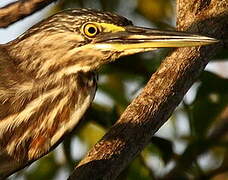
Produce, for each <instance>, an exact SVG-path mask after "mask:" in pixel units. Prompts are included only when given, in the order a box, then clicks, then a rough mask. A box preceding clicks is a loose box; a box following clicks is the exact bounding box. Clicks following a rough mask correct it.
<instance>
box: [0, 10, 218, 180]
mask: <svg viewBox="0 0 228 180" xmlns="http://www.w3.org/2000/svg"><path fill="white" fill-rule="evenodd" d="M214 42H217V40H215V39H213V38H209V37H205V36H200V35H193V34H189V33H184V32H174V31H160V30H154V29H149V28H143V27H137V26H133V24H132V22H131V21H129V20H127V19H126V18H124V17H121V16H119V15H116V14H113V13H110V12H101V11H98V10H91V9H73V10H66V11H63V12H60V13H57V14H55V15H53V16H51V17H49V18H47V19H46V20H43V21H42V22H40V23H38V24H37V25H35V26H33V27H32V28H31V29H29V30H28V31H26V32H25V33H24V34H23V35H21V36H20V37H18V38H17V39H15V40H13V41H11V42H9V43H7V44H4V45H0V179H3V178H5V177H7V176H9V175H11V174H12V173H14V172H16V171H17V170H19V169H22V168H24V167H25V166H27V165H29V164H31V163H32V162H34V161H35V160H36V159H38V158H40V157H42V156H44V155H45V154H47V153H48V152H50V151H51V150H52V149H53V148H54V147H56V146H57V145H58V144H59V143H60V142H61V141H62V139H63V137H64V136H65V135H66V134H68V133H69V132H71V131H72V129H73V128H74V127H75V126H76V125H77V123H78V122H79V120H80V119H81V118H82V116H83V115H84V113H85V112H86V110H87V108H88V107H89V106H90V104H91V102H92V100H93V98H94V95H95V92H96V82H97V76H96V70H97V69H98V68H99V67H101V66H102V65H103V64H106V63H109V62H111V61H114V60H115V59H117V58H119V57H122V56H125V55H130V54H135V53H139V52H145V51H151V50H154V49H157V48H159V47H186V46H201V45H207V44H211V43H214Z"/></svg>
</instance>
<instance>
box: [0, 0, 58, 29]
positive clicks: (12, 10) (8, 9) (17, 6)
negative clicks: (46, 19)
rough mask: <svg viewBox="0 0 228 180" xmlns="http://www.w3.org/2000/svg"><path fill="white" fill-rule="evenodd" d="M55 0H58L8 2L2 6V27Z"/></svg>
mask: <svg viewBox="0 0 228 180" xmlns="http://www.w3.org/2000/svg"><path fill="white" fill-rule="evenodd" d="M54 1H56V0H21V1H17V2H14V3H11V4H8V5H7V6H5V7H3V8H0V27H2V28H6V27H8V26H9V25H10V24H13V23H15V22H16V21H19V20H21V19H23V18H24V17H26V16H28V15H31V14H33V13H35V12H36V11H39V10H40V9H42V8H44V7H45V6H47V5H49V4H50V3H52V2H54Z"/></svg>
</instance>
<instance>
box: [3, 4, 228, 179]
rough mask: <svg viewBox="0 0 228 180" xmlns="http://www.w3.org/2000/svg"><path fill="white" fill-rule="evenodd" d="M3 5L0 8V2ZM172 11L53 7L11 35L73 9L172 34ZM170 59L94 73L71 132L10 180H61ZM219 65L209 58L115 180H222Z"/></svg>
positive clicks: (223, 91)
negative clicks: (89, 95)
mask: <svg viewBox="0 0 228 180" xmlns="http://www.w3.org/2000/svg"><path fill="white" fill-rule="evenodd" d="M3 1H5V3H7V0H3ZM8 2H9V1H8ZM175 3H176V2H175V1H174V0H61V1H58V2H57V3H56V4H54V5H51V6H49V7H48V8H46V10H45V12H42V13H40V12H39V13H38V15H35V16H36V17H35V18H34V17H28V18H26V19H24V20H23V21H21V22H19V23H20V24H23V23H24V24H26V26H25V25H24V26H25V28H23V29H19V31H20V32H23V31H25V30H26V28H29V27H30V26H32V25H33V24H35V23H37V22H38V21H40V20H42V19H43V18H45V16H49V15H51V14H53V13H55V12H57V11H59V10H63V9H66V8H78V7H89V8H96V9H103V10H107V11H111V12H116V13H118V14H121V15H123V16H125V17H127V18H128V19H131V20H132V21H133V22H134V24H136V25H140V26H147V27H154V28H158V29H174V28H175ZM33 16H34V15H33ZM29 18H30V20H29V24H28V23H27V22H28V19H29ZM17 26H18V27H19V26H20V27H22V26H21V25H19V24H18V23H16V24H14V25H13V28H17ZM10 28H12V27H10ZM10 28H8V29H5V30H1V31H0V36H2V35H3V33H5V34H7V33H8V35H9V36H12V34H10V33H11V30H10ZM18 33H19V32H18ZM1 34H2V35H1ZM171 51H172V49H160V50H158V51H154V52H150V53H145V54H139V55H134V56H128V57H124V58H121V59H119V60H118V61H116V62H114V63H112V64H109V65H106V66H104V67H103V68H102V69H101V70H100V71H99V75H100V76H99V88H98V92H97V94H96V98H95V100H94V103H93V105H92V107H91V108H90V109H89V111H88V112H87V114H86V116H85V117H84V119H83V122H81V124H80V125H79V127H78V128H77V129H76V131H75V132H73V133H72V135H71V136H70V137H68V138H66V139H65V141H64V142H63V143H61V145H60V146H58V148H57V149H56V150H55V151H53V152H52V153H50V154H48V155H47V156H45V157H44V158H42V159H40V160H38V161H37V162H36V163H33V165H32V166H30V167H29V168H27V169H26V170H24V171H21V172H19V173H17V174H16V175H14V176H12V177H11V179H32V180H36V179H37V180H39V179H45V180H46V179H57V180H59V179H66V178H67V177H68V175H69V173H70V172H71V171H72V169H73V167H74V165H76V164H77V163H78V162H79V161H80V159H81V158H82V157H83V156H84V155H85V153H86V152H87V151H88V149H90V147H91V146H93V145H94V144H95V143H96V142H97V141H98V140H99V139H100V138H101V137H102V136H103V135H104V133H105V132H106V131H107V130H108V129H109V128H110V126H111V125H112V124H114V122H115V121H116V120H117V119H118V117H119V116H120V115H121V113H122V112H123V111H124V109H125V108H126V106H127V105H128V104H129V103H130V102H131V100H132V99H133V98H134V97H135V96H136V95H137V94H138V92H139V91H140V89H141V88H143V87H144V85H145V84H146V82H147V81H148V79H149V77H150V76H151V74H152V73H153V72H155V70H156V69H157V67H158V66H159V64H160V62H161V61H162V59H163V58H164V57H165V56H167V55H168V54H169V53H170V52H171ZM227 60H228V51H227V50H224V51H223V52H220V53H219V54H218V55H216V56H215V57H214V59H213V60H212V61H211V63H210V64H209V65H208V68H207V69H206V71H205V72H203V73H202V75H201V76H200V78H199V80H198V81H197V82H196V83H195V84H194V85H193V87H192V88H191V89H190V90H189V92H188V94H187V95H186V96H185V98H184V100H183V101H182V103H181V104H180V106H179V107H178V108H177V109H176V111H175V112H174V114H173V115H172V117H171V118H170V120H169V121H168V122H167V123H166V124H165V125H164V126H163V127H162V128H161V129H160V130H159V131H158V133H156V135H155V137H153V138H152V139H151V144H149V145H148V146H147V147H146V148H145V149H144V150H143V152H142V153H141V154H140V155H139V156H138V157H137V158H136V159H135V160H134V161H133V162H132V163H131V164H130V165H129V166H128V168H127V169H125V170H124V172H122V174H121V175H120V177H119V179H127V180H134V179H135V180H147V179H148V180H149V179H158V178H161V179H162V178H166V177H167V175H168V173H172V172H174V171H181V168H180V167H188V168H187V171H186V172H184V173H183V177H177V179H190V178H192V179H216V180H220V179H221V180H224V179H228V172H227V171H228V148H227V147H228V146H227V145H228V141H227V139H228V138H227V130H228V107H227V104H228V101H227V100H228V79H227V78H228V63H227Z"/></svg>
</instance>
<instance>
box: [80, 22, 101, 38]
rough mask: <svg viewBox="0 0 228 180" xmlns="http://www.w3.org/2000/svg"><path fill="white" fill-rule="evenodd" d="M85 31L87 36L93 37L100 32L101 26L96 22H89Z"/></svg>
mask: <svg viewBox="0 0 228 180" xmlns="http://www.w3.org/2000/svg"><path fill="white" fill-rule="evenodd" d="M83 31H84V34H85V35H86V36H87V37H90V38H92V37H94V36H96V35H97V34H98V33H99V28H98V27H97V25H95V24H91V23H88V24H85V25H84V27H83Z"/></svg>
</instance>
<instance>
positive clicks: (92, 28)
mask: <svg viewBox="0 0 228 180" xmlns="http://www.w3.org/2000/svg"><path fill="white" fill-rule="evenodd" d="M88 31H89V33H90V34H94V33H96V29H95V28H94V27H89V29H88Z"/></svg>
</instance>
